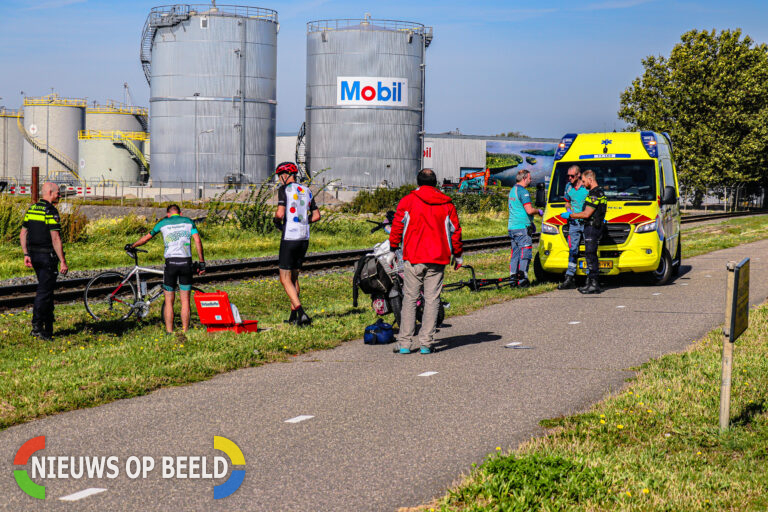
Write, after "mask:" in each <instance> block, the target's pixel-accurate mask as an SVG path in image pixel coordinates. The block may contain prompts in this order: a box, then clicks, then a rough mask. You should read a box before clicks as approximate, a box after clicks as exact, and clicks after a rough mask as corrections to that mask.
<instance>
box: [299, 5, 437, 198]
mask: <svg viewBox="0 0 768 512" xmlns="http://www.w3.org/2000/svg"><path fill="white" fill-rule="evenodd" d="M431 41H432V29H431V28H430V27H425V26H424V25H422V24H420V23H412V22H407V21H392V20H377V19H371V18H370V15H366V16H365V17H364V18H363V19H337V20H320V21H312V22H309V23H308V24H307V101H306V121H305V122H306V125H305V126H306V141H305V143H306V166H307V167H308V168H309V169H311V170H313V171H319V170H321V169H324V170H326V171H325V174H324V176H325V177H326V178H327V179H337V180H340V181H341V182H343V183H345V184H347V185H349V186H370V185H372V184H377V183H380V182H382V181H383V180H387V182H389V183H392V184H394V185H401V184H404V183H409V182H411V181H412V177H413V176H414V174H415V172H416V171H418V169H419V167H420V162H421V154H422V149H423V147H422V146H423V140H422V135H423V131H424V83H425V61H424V57H425V52H426V49H427V47H428V46H429V44H430V42H431ZM300 163H302V164H303V163H304V162H300Z"/></svg>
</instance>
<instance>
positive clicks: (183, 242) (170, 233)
mask: <svg viewBox="0 0 768 512" xmlns="http://www.w3.org/2000/svg"><path fill="white" fill-rule="evenodd" d="M158 233H162V234H163V243H164V244H165V251H164V256H165V267H164V269H163V291H164V292H165V306H164V307H163V319H164V320H165V332H167V333H168V334H173V303H174V301H175V300H176V285H177V284H178V286H179V290H180V292H179V295H180V296H181V329H182V331H184V332H187V329H189V316H190V307H189V296H190V294H191V290H192V273H193V270H192V248H191V245H192V244H191V241H192V240H194V241H195V248H196V249H197V257H198V259H199V260H200V263H198V273H199V274H202V273H204V272H205V257H204V256H203V241H202V240H201V239H200V234H199V233H198V232H197V227H196V226H195V222H194V221H193V220H192V219H190V218H189V217H182V216H181V209H180V208H179V207H178V206H177V205H175V204H172V205H170V206H169V207H168V208H167V209H166V213H165V218H164V219H162V220H161V221H160V222H158V223H157V224H155V227H154V228H152V231H150V232H149V233H147V234H146V235H144V236H143V237H141V238H139V240H138V241H136V242H134V243H132V244H128V245H126V246H125V250H126V251H128V252H129V253H130V252H132V251H133V250H134V249H135V248H136V247H138V246H140V245H144V244H145V243H147V242H149V241H150V240H151V239H152V237H153V236H155V235H156V234H158Z"/></svg>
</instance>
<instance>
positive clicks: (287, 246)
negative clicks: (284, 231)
mask: <svg viewBox="0 0 768 512" xmlns="http://www.w3.org/2000/svg"><path fill="white" fill-rule="evenodd" d="M307 249H309V240H282V241H281V242H280V258H279V260H280V261H279V263H278V267H279V268H280V269H281V270H301V266H302V265H303V264H304V256H306V254H307Z"/></svg>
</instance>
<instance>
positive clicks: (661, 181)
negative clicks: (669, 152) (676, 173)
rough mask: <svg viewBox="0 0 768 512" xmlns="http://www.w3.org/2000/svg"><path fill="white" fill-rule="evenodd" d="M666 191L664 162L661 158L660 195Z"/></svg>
mask: <svg viewBox="0 0 768 512" xmlns="http://www.w3.org/2000/svg"><path fill="white" fill-rule="evenodd" d="M663 193H664V164H663V162H662V160H661V159H659V195H660V196H661V195H662V194H663Z"/></svg>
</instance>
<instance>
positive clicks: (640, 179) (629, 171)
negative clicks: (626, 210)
mask: <svg viewBox="0 0 768 512" xmlns="http://www.w3.org/2000/svg"><path fill="white" fill-rule="evenodd" d="M574 164H575V163H574V162H558V164H557V167H555V173H554V175H553V176H552V186H551V187H550V191H549V202H550V203H556V202H558V201H564V200H565V199H564V197H563V194H565V185H566V184H567V183H568V176H567V174H568V168H569V167H571V166H572V165H574ZM578 166H579V167H580V168H581V170H582V172H584V171H586V170H587V169H592V170H593V171H595V175H596V176H597V184H598V185H599V186H600V187H602V189H603V192H604V193H605V196H606V197H607V198H608V200H609V201H629V200H639V201H654V200H655V199H656V179H655V173H654V169H655V166H654V161H653V160H590V161H589V162H579V163H578Z"/></svg>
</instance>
